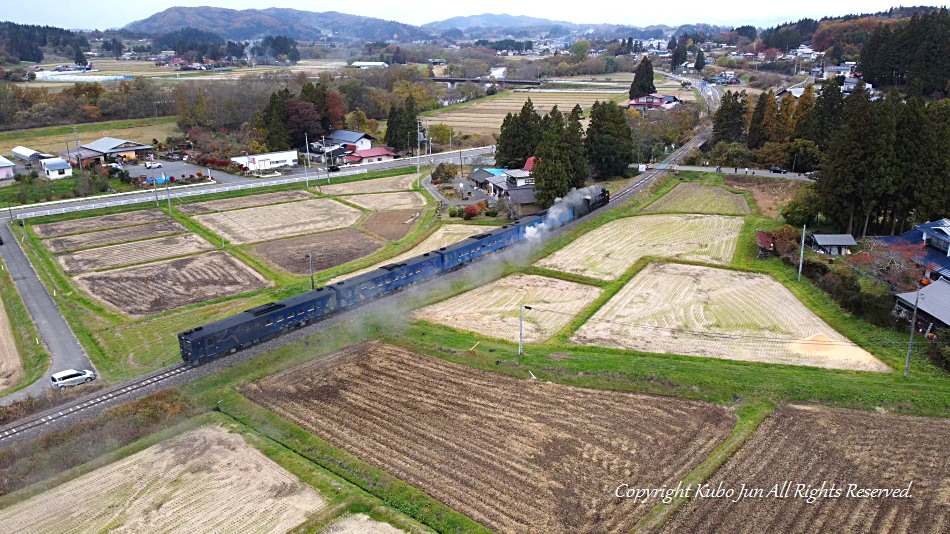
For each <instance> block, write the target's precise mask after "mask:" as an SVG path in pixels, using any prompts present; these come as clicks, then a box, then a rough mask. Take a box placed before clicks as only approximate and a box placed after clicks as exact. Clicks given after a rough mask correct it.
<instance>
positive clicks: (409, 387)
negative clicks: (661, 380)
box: [242, 342, 735, 534]
mask: <svg viewBox="0 0 950 534" xmlns="http://www.w3.org/2000/svg"><path fill="white" fill-rule="evenodd" d="M242 393H243V394H244V395H246V396H248V397H249V398H250V399H251V400H253V401H254V402H256V403H258V404H261V405H262V406H264V407H266V408H268V409H270V410H272V411H274V412H275V413H277V414H279V415H280V416H282V417H284V418H286V419H288V420H290V421H292V422H293V423H295V424H297V425H299V426H301V427H303V428H305V429H307V430H308V431H310V432H313V433H314V434H315V435H317V436H320V437H321V438H323V439H325V440H327V441H328V442H329V443H331V444H332V445H334V446H336V447H339V448H341V449H343V450H346V451H348V452H350V453H352V454H354V455H355V456H356V457H357V458H359V459H361V460H363V461H366V462H369V463H371V464H373V465H376V466H378V467H380V468H382V469H384V470H386V471H388V472H389V473H391V474H393V475H394V476H396V477H398V478H400V479H402V480H405V481H407V482H409V483H410V484H412V485H413V486H415V487H417V488H420V489H422V490H423V491H425V492H427V493H428V494H429V495H431V496H432V497H434V498H435V499H438V500H439V501H441V502H443V503H445V504H447V505H448V506H450V507H452V508H454V509H455V510H458V511H459V512H461V513H463V514H465V515H466V516H468V517H470V518H472V519H473V520H475V521H477V522H479V523H481V524H483V525H485V526H487V527H489V528H491V529H493V530H496V531H500V532H544V533H548V534H555V533H560V532H570V533H586V532H590V533H593V532H626V531H629V530H630V529H631V528H632V527H633V525H635V524H636V523H637V521H638V520H639V519H640V518H642V517H643V516H644V515H645V514H646V513H647V512H649V510H650V507H651V506H652V505H645V504H640V503H637V502H633V501H632V500H627V499H618V498H616V497H615V496H614V491H615V489H616V487H617V485H619V484H621V483H629V484H631V485H632V486H634V487H659V486H664V485H669V484H672V485H676V481H678V480H681V479H682V478H683V477H684V476H685V475H686V474H687V473H689V472H690V471H691V470H692V469H693V468H694V467H695V466H696V465H698V464H699V463H700V462H701V461H702V459H703V458H705V457H706V456H707V455H708V454H709V452H710V451H712V449H713V448H715V447H716V446H717V445H718V444H719V443H720V442H721V441H722V440H723V439H724V438H725V436H727V435H728V434H729V432H730V431H731V430H732V428H733V426H734V424H735V416H734V415H733V414H732V413H731V412H729V411H728V410H727V409H725V408H723V407H721V406H717V405H714V404H708V403H703V402H696V401H688V400H681V399H674V398H669V397H653V396H648V395H639V394H634V393H626V392H619V391H606V390H590V389H583V388H576V387H571V386H564V385H558V384H551V383H543V382H534V381H528V380H519V379H516V378H512V377H509V376H504V375H499V374H494V373H490V372H487V371H479V370H475V369H472V368H469V367H465V366H462V365H458V364H454V363H450V362H446V361H443V360H439V359H435V358H432V357H429V356H424V355H421V354H417V353H413V352H411V351H409V350H406V349H403V348H399V347H394V346H390V345H385V344H382V343H378V342H372V343H364V344H361V345H357V346H355V347H351V348H349V349H346V350H344V351H342V352H340V353H336V354H335V355H330V356H328V357H325V358H322V359H319V360H315V361H314V362H312V363H309V364H306V365H304V366H302V367H298V368H295V369H291V370H289V371H286V372H284V373H281V374H278V375H274V376H272V377H268V378H265V379H263V380H259V381H257V382H254V383H252V384H250V385H248V386H246V387H244V388H243V389H242Z"/></svg>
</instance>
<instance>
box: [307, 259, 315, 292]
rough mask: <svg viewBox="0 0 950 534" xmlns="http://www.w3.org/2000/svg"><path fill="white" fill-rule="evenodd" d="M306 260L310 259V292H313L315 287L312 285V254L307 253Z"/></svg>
mask: <svg viewBox="0 0 950 534" xmlns="http://www.w3.org/2000/svg"><path fill="white" fill-rule="evenodd" d="M307 258H309V259H310V291H313V290H314V289H316V286H315V285H314V283H313V252H308V253H307Z"/></svg>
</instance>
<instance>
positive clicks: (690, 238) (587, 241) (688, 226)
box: [535, 215, 744, 280]
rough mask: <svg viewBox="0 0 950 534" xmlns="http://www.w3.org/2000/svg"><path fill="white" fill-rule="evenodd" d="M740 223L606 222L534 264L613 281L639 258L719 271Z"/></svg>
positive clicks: (677, 219) (654, 218)
mask: <svg viewBox="0 0 950 534" xmlns="http://www.w3.org/2000/svg"><path fill="white" fill-rule="evenodd" d="M743 223H744V220H743V219H742V217H725V216H720V215H642V216H636V217H627V218H624V219H618V220H616V221H611V222H609V223H607V224H605V225H603V226H601V227H599V228H597V229H595V230H592V231H590V232H588V233H587V234H584V235H583V236H582V237H580V238H578V239H577V240H575V241H574V242H573V243H571V244H569V245H567V246H566V247H564V248H562V249H560V250H558V251H557V252H554V253H553V254H551V255H550V256H547V257H546V258H542V259H541V260H539V261H538V262H536V263H535V265H537V266H538V267H544V268H546V269H553V270H556V271H563V272H568V273H574V274H580V275H584V276H589V277H591V278H597V279H600V280H614V279H616V278H618V277H619V276H620V275H621V274H623V273H624V272H625V271H626V270H627V269H629V268H630V267H631V266H632V265H633V264H634V263H636V262H637V260H639V259H640V258H642V257H644V256H660V257H667V258H681V259H686V260H696V261H703V262H708V263H720V264H723V265H726V264H728V263H729V262H731V261H732V256H733V254H734V253H735V250H736V241H737V239H738V237H739V231H740V230H741V229H742V225H743Z"/></svg>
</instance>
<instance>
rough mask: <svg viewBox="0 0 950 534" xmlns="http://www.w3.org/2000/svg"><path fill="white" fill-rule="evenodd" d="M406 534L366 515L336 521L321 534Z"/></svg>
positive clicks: (351, 516)
mask: <svg viewBox="0 0 950 534" xmlns="http://www.w3.org/2000/svg"><path fill="white" fill-rule="evenodd" d="M404 532H405V531H404V530H400V529H398V528H396V527H394V526H392V525H390V524H389V523H383V522H382V521H376V520H374V519H371V518H370V517H369V516H368V515H366V514H353V515H348V516H346V517H344V518H343V519H338V520H337V521H334V522H333V523H331V524H330V526H328V527H327V528H325V529H323V530H321V531H320V534H401V533H404Z"/></svg>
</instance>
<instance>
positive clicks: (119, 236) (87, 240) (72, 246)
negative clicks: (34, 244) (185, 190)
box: [43, 221, 187, 254]
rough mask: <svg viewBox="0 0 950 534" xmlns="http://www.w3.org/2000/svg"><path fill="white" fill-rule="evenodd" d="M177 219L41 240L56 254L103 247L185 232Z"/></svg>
mask: <svg viewBox="0 0 950 534" xmlns="http://www.w3.org/2000/svg"><path fill="white" fill-rule="evenodd" d="M186 231H187V230H186V229H185V227H184V226H182V225H181V223H179V222H178V221H165V222H157V223H150V224H140V225H137V226H125V227H122V228H114V229H112V230H101V231H98V232H88V233H85V234H73V235H68V236H64V237H54V238H51V239H46V240H44V241H43V245H44V246H45V247H46V249H47V250H49V251H50V252H52V253H54V254H57V253H60V252H66V251H69V250H78V249H85V248H94V247H104V246H106V245H115V244H118V243H128V242H131V241H139V240H142V239H149V238H152V237H161V236H165V235H171V234H177V233H182V232H186Z"/></svg>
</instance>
